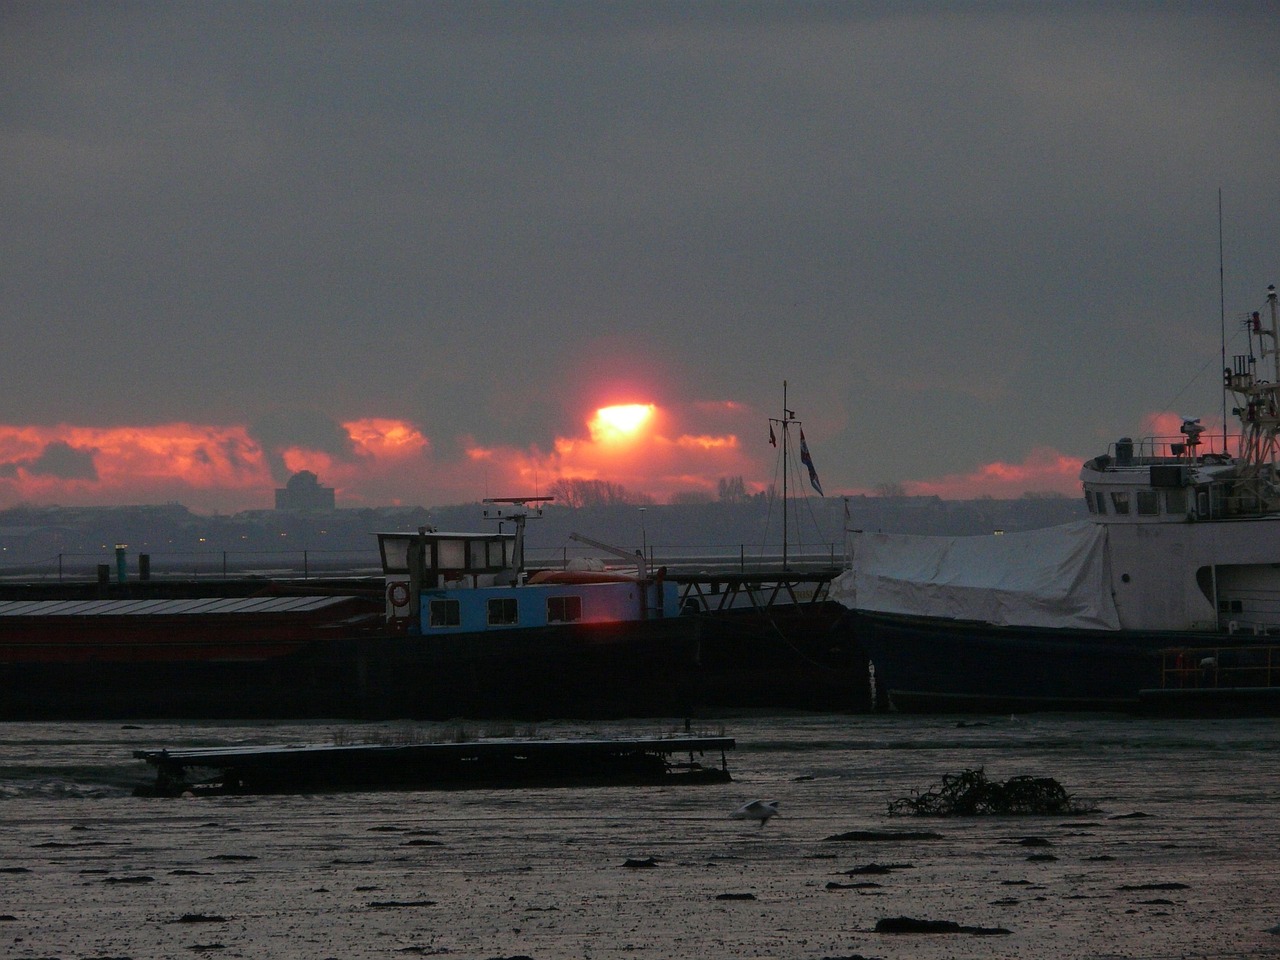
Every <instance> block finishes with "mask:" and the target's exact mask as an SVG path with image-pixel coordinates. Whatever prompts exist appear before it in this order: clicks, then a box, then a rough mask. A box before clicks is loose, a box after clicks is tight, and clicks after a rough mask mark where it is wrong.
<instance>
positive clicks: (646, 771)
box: [133, 736, 735, 797]
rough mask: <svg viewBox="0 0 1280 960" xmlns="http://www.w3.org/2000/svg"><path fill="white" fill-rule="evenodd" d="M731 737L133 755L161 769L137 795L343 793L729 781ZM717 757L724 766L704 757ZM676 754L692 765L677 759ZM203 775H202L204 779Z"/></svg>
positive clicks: (272, 748)
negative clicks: (705, 761) (707, 761)
mask: <svg viewBox="0 0 1280 960" xmlns="http://www.w3.org/2000/svg"><path fill="white" fill-rule="evenodd" d="M734 746H735V741H734V740H733V739H732V738H730V737H693V736H681V737H653V738H627V739H608V740H595V739H576V740H527V739H493V740H476V741H473V742H468V743H412V744H380V743H366V744H333V745H330V744H323V745H315V744H312V745H303V746H245V747H207V748H193V749H184V750H135V751H134V754H133V755H134V757H135V758H137V759H139V760H145V761H146V762H147V763H149V764H151V765H152V766H153V767H155V768H156V782H155V784H154V786H142V787H138V788H137V790H135V795H136V796H162V797H169V796H180V795H182V794H185V793H213V794H271V793H316V792H330V791H339V790H438V789H458V788H481V787H483V788H490V789H510V788H516V787H566V786H616V785H622V786H650V785H658V784H703V783H727V782H729V781H730V780H731V779H732V778H731V777H730V776H729V770H728V765H727V762H726V759H725V754H726V751H729V750H732V749H734ZM717 751H718V752H719V754H720V763H719V766H718V767H716V766H703V765H702V763H701V762H700V760H699V759H697V758H699V757H702V756H704V755H705V754H707V753H714V752H717ZM677 755H679V756H681V757H685V756H687V758H688V759H687V760H681V761H676V760H674V759H673V758H674V757H676V756H677ZM200 776H203V777H204V779H200Z"/></svg>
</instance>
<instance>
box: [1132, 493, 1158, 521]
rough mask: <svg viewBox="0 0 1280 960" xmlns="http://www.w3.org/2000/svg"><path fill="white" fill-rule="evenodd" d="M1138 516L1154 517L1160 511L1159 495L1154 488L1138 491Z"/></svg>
mask: <svg viewBox="0 0 1280 960" xmlns="http://www.w3.org/2000/svg"><path fill="white" fill-rule="evenodd" d="M1137 499H1138V516H1140V517H1154V516H1156V515H1157V514H1158V513H1159V512H1160V495H1159V494H1158V493H1156V492H1155V491H1154V490H1139V491H1138V498H1137Z"/></svg>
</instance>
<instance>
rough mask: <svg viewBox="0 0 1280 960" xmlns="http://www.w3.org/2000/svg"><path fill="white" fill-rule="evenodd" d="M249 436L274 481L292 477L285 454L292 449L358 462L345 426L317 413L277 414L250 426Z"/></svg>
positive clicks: (264, 415) (257, 420)
mask: <svg viewBox="0 0 1280 960" xmlns="http://www.w3.org/2000/svg"><path fill="white" fill-rule="evenodd" d="M249 436H251V437H252V438H253V439H254V440H256V441H257V442H258V443H259V444H260V445H261V447H262V452H263V455H264V456H265V457H266V461H267V466H268V467H269V468H270V470H271V477H272V479H273V480H275V481H276V482H278V483H284V482H285V481H287V480H288V479H289V477H290V475H291V471H290V470H289V468H288V467H287V466H286V465H285V461H284V453H285V452H286V451H288V450H290V449H293V448H302V449H306V450H314V451H319V452H321V453H326V454H328V455H329V456H331V457H333V458H334V459H335V460H339V461H351V460H354V459H355V456H356V453H355V448H354V446H353V445H352V443H351V437H350V436H349V435H348V434H347V432H346V431H345V430H343V429H342V426H341V425H340V424H338V423H335V422H334V421H333V420H332V419H330V418H329V417H327V416H326V415H324V414H322V413H319V412H317V411H314V410H274V411H271V412H270V413H266V414H263V415H262V416H260V417H258V418H257V419H255V420H254V421H253V422H252V423H250V424H249Z"/></svg>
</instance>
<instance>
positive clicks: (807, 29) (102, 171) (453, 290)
mask: <svg viewBox="0 0 1280 960" xmlns="http://www.w3.org/2000/svg"><path fill="white" fill-rule="evenodd" d="M0 17H2V18H3V20H2V21H0V28H2V29H0V86H2V88H3V89H4V90H5V91H6V95H5V96H4V97H3V98H0V161H2V162H3V163H4V169H5V171H6V176H5V177H4V178H2V179H0V205H3V208H4V209H5V210H6V211H7V217H8V219H9V224H10V229H9V230H7V231H5V232H4V233H3V235H0V289H2V290H3V291H4V294H3V296H2V297H0V310H2V311H3V314H2V316H0V319H3V322H4V323H5V328H6V330H7V331H8V332H9V335H10V344H9V350H8V352H7V356H6V358H5V359H4V360H3V361H0V362H2V363H3V367H2V368H0V370H2V371H3V373H4V375H5V377H6V385H7V389H6V392H5V395H4V397H3V398H2V399H0V420H5V421H7V422H11V423H25V422H40V423H57V422H70V423H76V422H98V423H128V422H137V421H140V420H145V421H152V422H154V421H156V420H159V419H173V420H188V421H192V422H210V421H211V422H217V423H248V422H251V423H254V424H255V427H254V428H253V429H254V433H255V436H257V437H259V439H260V440H261V442H263V445H264V447H266V448H268V449H270V450H277V451H278V450H279V449H281V448H282V447H284V446H287V445H289V444H290V443H300V442H303V441H302V440H300V439H298V438H299V437H302V438H310V437H312V436H313V435H314V439H309V440H307V441H306V442H307V443H308V444H309V445H312V446H315V447H316V449H321V450H327V451H329V452H331V453H333V455H335V456H342V455H349V450H346V452H345V453H344V449H345V447H344V442H343V441H342V440H341V438H340V436H339V435H338V432H335V431H337V428H336V427H334V425H333V424H332V423H331V422H329V421H328V419H327V418H332V419H334V420H338V421H345V420H347V419H351V418H357V417H370V416H390V417H400V418H404V419H407V420H410V421H412V422H414V423H416V424H419V425H420V426H421V427H422V429H423V430H424V432H425V433H427V434H428V435H429V436H431V437H432V441H433V444H434V445H435V447H436V449H438V450H440V451H444V452H448V451H456V450H457V449H460V447H461V446H462V443H461V441H460V440H459V439H458V438H461V437H468V436H472V437H477V438H479V439H480V440H481V442H484V443H494V444H496V443H506V444H513V445H520V444H526V443H537V444H539V445H541V446H544V447H545V446H547V445H548V444H549V443H550V441H551V439H552V438H553V437H555V436H556V435H558V434H560V433H563V432H565V431H567V430H572V429H576V428H577V427H578V426H579V425H580V423H581V421H582V419H583V417H584V416H585V415H587V411H588V410H589V408H590V406H591V405H592V403H595V402H602V401H599V400H596V399H594V398H595V397H596V396H597V395H598V394H600V393H602V392H604V391H606V390H607V384H606V383H604V382H603V381H607V379H608V375H609V374H611V373H615V372H616V373H617V374H618V375H619V377H620V378H625V379H626V380H627V381H628V382H630V381H632V380H636V381H640V382H643V381H644V380H646V379H650V380H652V381H659V380H662V381H664V382H663V389H665V390H667V391H669V392H670V393H671V394H672V395H673V396H674V397H676V398H678V399H683V400H718V399H732V400H737V401H740V402H742V403H745V404H747V405H749V406H751V407H753V408H755V409H757V410H759V411H760V412H761V414H762V415H763V414H765V413H776V409H775V408H776V407H777V405H778V402H779V399H780V398H779V394H780V389H781V381H782V380H783V379H784V378H789V379H790V381H791V384H792V390H793V391H794V392H793V397H792V402H793V404H794V405H795V406H796V407H797V408H798V409H799V410H800V411H801V412H802V414H803V415H804V416H806V417H807V418H809V419H808V422H807V424H806V428H807V435H808V438H809V441H810V444H811V445H812V446H814V447H815V456H817V455H818V454H817V449H816V448H817V447H818V446H819V445H820V446H821V449H822V456H821V460H822V463H823V475H824V481H826V482H827V483H828V485H836V486H838V485H840V484H848V485H859V484H861V485H872V484H875V483H878V482H881V481H887V480H900V479H909V478H913V477H914V478H919V477H928V476H934V475H938V474H941V473H946V472H952V471H955V470H965V469H968V468H969V467H970V466H973V465H975V464H978V463H981V462H984V461H987V460H990V459H993V458H997V457H1005V458H1010V459H1014V460H1021V459H1022V458H1023V457H1025V456H1026V455H1027V452H1028V450H1029V449H1030V447H1031V446H1033V445H1035V444H1039V443H1046V442H1047V443H1052V444H1055V445H1057V446H1059V447H1060V448H1062V449H1066V450H1069V451H1071V452H1073V453H1080V454H1092V453H1094V452H1096V450H1095V447H1096V445H1097V443H1098V442H1099V440H1100V439H1106V438H1112V434H1115V435H1119V434H1120V433H1124V432H1129V431H1130V430H1132V429H1134V426H1133V424H1134V422H1135V420H1136V418H1137V417H1139V416H1140V415H1141V414H1142V413H1144V412H1147V411H1149V410H1152V409H1157V408H1159V407H1160V406H1161V405H1163V404H1167V403H1169V402H1171V398H1173V397H1175V396H1177V395H1178V391H1179V390H1182V389H1184V388H1186V386H1187V382H1188V381H1189V380H1191V379H1193V378H1194V377H1195V375H1196V371H1198V370H1200V369H1201V368H1202V367H1203V361H1204V360H1205V359H1206V357H1207V356H1208V355H1209V354H1211V353H1213V352H1215V351H1216V349H1217V322H1216V321H1217V302H1218V301H1217V287H1216V283H1217V249H1216V238H1217V225H1216V222H1215V221H1216V195H1217V191H1218V189H1219V188H1222V189H1223V190H1224V192H1225V195H1226V198H1227V212H1228V234H1227V240H1228V244H1227V246H1228V255H1229V261H1228V264H1229V269H1228V272H1227V277H1228V291H1227V299H1228V303H1229V304H1233V305H1235V304H1240V305H1241V306H1239V307H1238V308H1237V309H1241V310H1243V309H1246V308H1248V309H1252V308H1253V303H1254V300H1256V299H1257V298H1256V296H1254V294H1255V293H1257V292H1258V291H1260V290H1261V287H1262V286H1263V285H1265V283H1266V282H1269V281H1271V280H1273V279H1275V271H1276V264H1275V250H1276V248H1277V242H1276V241H1277V237H1278V234H1277V230H1276V227H1275V224H1276V222H1277V211H1276V210H1275V209H1274V183H1273V181H1274V172H1275V163H1276V161H1275V157H1276V151H1277V147H1280V135H1278V134H1280V120H1278V119H1277V111H1276V110H1275V103H1276V102H1277V94H1278V93H1280V80H1278V76H1277V69H1278V68H1277V65H1276V58H1275V56H1274V51H1275V49H1276V48H1277V40H1280V31H1278V28H1277V23H1276V18H1275V17H1274V11H1273V10H1271V9H1270V8H1269V7H1268V6H1266V5H1264V4H1221V5H1218V4H1212V5H1176V4H1175V5H1155V4H1150V5H1147V4H1129V5H1110V4H1062V5H1041V4H1036V5H1031V4H1026V5H1023V4H995V5H975V4H924V3H883V4H852V3H850V4H842V3H823V4H778V3H706V4H666V3H627V4H621V3H619V4H599V3H552V2H548V3H528V4H526V3H501V4H497V3H492V4H491V3H432V4H360V5H341V4H318V5H317V4H291V3H262V4H235V5H221V4H208V5H197V4H181V5H177V4H174V5H170V4H111V5H107V4H62V5H35V4H30V5H10V6H8V7H6V8H5V9H4V10H3V11H2V12H0ZM1268 205H1271V206H1270V207H1269V206H1268ZM1246 305H1247V306H1246ZM620 341H621V342H626V343H627V344H629V346H628V347H627V348H626V349H627V351H628V354H629V355H628V356H620V355H616V354H615V356H614V358H613V360H612V361H611V360H610V359H609V358H607V357H605V358H604V359H602V354H601V351H600V349H599V348H598V345H599V344H602V343H604V344H613V343H618V342H620ZM646 368H647V369H646ZM1212 380H1213V378H1209V380H1208V381H1205V382H1204V383H1202V384H1200V385H1199V386H1197V387H1192V388H1191V394H1192V396H1193V397H1194V398H1195V399H1196V403H1197V405H1198V406H1199V407H1204V408H1214V409H1216V404H1217V398H1216V396H1215V394H1214V388H1215V384H1214V383H1213V382H1210V381H1212ZM597 381H601V382H599V383H598V382H597ZM1174 381H1176V382H1174ZM51 382H52V383H57V384H58V388H57V389H56V390H51V389H49V388H48V384H49V383H51ZM633 399H644V398H639V397H637V398H633ZM1068 399H1069V401H1070V402H1066V401H1067V400H1068ZM282 406H296V407H298V408H302V409H315V410H324V411H326V414H325V415H324V416H323V417H317V418H315V420H314V422H312V423H310V425H305V424H304V425H302V426H300V427H298V428H297V430H295V428H294V426H292V425H282V424H281V423H280V422H279V420H278V418H277V416H276V415H275V414H272V413H271V411H274V410H277V409H279V408H280V407H282ZM1189 412H1199V411H1198V410H1197V411H1189ZM326 424H327V425H326ZM298 431H300V432H298ZM273 456H274V457H275V460H274V461H273V464H272V466H273V471H274V472H275V473H277V474H279V473H280V471H282V470H284V467H283V464H282V462H280V460H279V457H278V454H273ZM278 479H281V478H279V477H278Z"/></svg>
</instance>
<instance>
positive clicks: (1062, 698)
mask: <svg viewBox="0 0 1280 960" xmlns="http://www.w3.org/2000/svg"><path fill="white" fill-rule="evenodd" d="M1267 305H1268V312H1269V317H1268V318H1267V320H1266V321H1264V319H1263V318H1262V317H1261V316H1260V315H1259V314H1257V313H1255V314H1253V316H1252V318H1251V320H1250V328H1249V343H1250V349H1249V353H1248V354H1247V355H1242V356H1237V357H1234V358H1233V361H1232V366H1231V367H1228V368H1227V369H1225V370H1224V371H1223V380H1224V389H1225V390H1226V391H1227V394H1228V396H1229V397H1230V398H1232V400H1233V408H1232V413H1233V414H1234V415H1235V417H1236V418H1237V419H1238V421H1239V423H1240V428H1241V431H1240V434H1239V435H1238V436H1237V437H1234V438H1230V439H1231V441H1232V442H1231V443H1229V442H1228V438H1227V437H1226V436H1225V435H1224V436H1223V437H1221V438H1220V440H1219V442H1218V444H1217V446H1218V449H1213V447H1214V446H1215V444H1214V438H1210V437H1209V436H1208V435H1207V432H1206V430H1205V428H1204V427H1203V426H1202V425H1201V423H1200V421H1199V419H1187V420H1184V421H1183V423H1182V426H1181V429H1180V433H1179V435H1178V436H1176V437H1171V438H1169V437H1166V438H1161V437H1151V438H1146V439H1142V440H1139V441H1134V440H1132V439H1130V438H1127V437H1126V438H1122V439H1120V440H1118V441H1117V442H1116V443H1114V444H1113V445H1112V446H1111V449H1110V450H1109V451H1108V452H1107V453H1105V454H1101V455H1099V456H1097V457H1094V458H1093V459H1091V460H1089V461H1087V462H1086V463H1085V464H1084V466H1083V467H1082V469H1081V471H1080V480H1081V483H1082V485H1083V489H1084V496H1085V500H1086V502H1087V504H1088V508H1089V513H1090V517H1089V519H1088V520H1085V521H1081V522H1079V523H1073V524H1067V525H1065V526H1061V527H1053V528H1049V529H1046V530H1037V531H1031V532H1027V533H1010V534H1005V535H1002V536H987V537H911V536H899V535H890V534H868V533H861V532H854V531H849V532H847V534H846V538H847V541H848V554H849V568H848V570H847V571H846V572H845V573H844V574H842V575H841V576H840V577H839V578H837V580H836V581H835V582H834V583H833V585H832V589H831V593H830V596H831V598H832V599H834V600H837V601H839V602H840V603H842V604H843V605H844V606H846V607H847V608H848V609H849V613H848V614H847V615H846V617H845V619H844V627H845V629H847V630H851V631H853V633H854V635H855V636H856V638H857V640H858V642H859V643H860V644H861V645H862V647H863V649H864V650H865V651H866V652H867V653H868V655H869V656H870V658H871V661H872V663H873V664H874V666H875V676H876V678H877V681H878V682H879V683H880V684H881V686H882V687H883V689H884V690H885V692H887V694H888V697H889V702H890V703H891V704H892V706H893V707H895V708H896V709H900V710H929V711H1001V712H1007V711H1027V710H1035V709H1041V710H1045V709H1051V710H1063V709H1132V708H1134V707H1136V706H1138V705H1139V704H1140V703H1142V702H1143V701H1147V702H1150V703H1152V704H1156V705H1158V706H1160V707H1161V708H1173V709H1183V708H1185V709H1193V710H1196V711H1200V710H1215V709H1219V708H1223V709H1234V710H1247V711H1249V712H1258V711H1269V710H1275V709H1277V708H1280V640H1275V639H1268V638H1269V637H1272V636H1273V635H1280V465H1278V464H1277V462H1276V461H1277V457H1278V456H1280V450H1278V449H1277V436H1278V435H1280V397H1278V396H1277V395H1278V394H1280V325H1278V321H1277V306H1276V292H1275V288H1274V286H1273V287H1270V288H1268V295H1267ZM1255 347H1256V353H1255ZM1232 446H1234V447H1235V448H1236V452H1235V453H1234V454H1233V453H1230V452H1229V450H1230V448H1231V447H1232Z"/></svg>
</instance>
